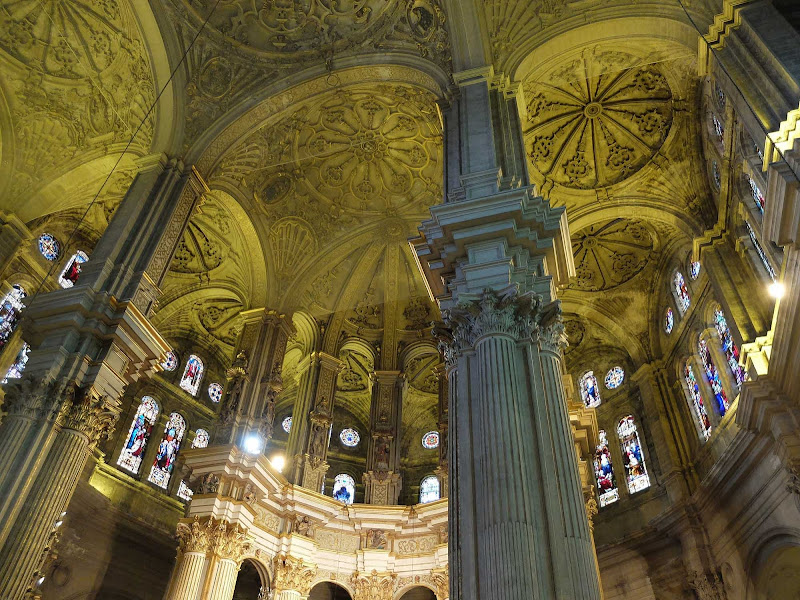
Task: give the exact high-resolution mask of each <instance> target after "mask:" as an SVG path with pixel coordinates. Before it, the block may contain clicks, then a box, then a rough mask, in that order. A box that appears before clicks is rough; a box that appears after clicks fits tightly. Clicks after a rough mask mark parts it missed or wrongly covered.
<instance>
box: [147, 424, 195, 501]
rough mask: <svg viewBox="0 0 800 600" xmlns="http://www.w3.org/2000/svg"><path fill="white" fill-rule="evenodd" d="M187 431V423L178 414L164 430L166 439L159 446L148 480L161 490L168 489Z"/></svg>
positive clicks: (162, 439)
mask: <svg viewBox="0 0 800 600" xmlns="http://www.w3.org/2000/svg"><path fill="white" fill-rule="evenodd" d="M185 431H186V421H185V420H184V419H183V417H182V416H180V415H179V414H178V413H172V414H171V415H170V416H169V420H168V421H167V426H166V427H165V428H164V437H163V438H161V443H160V444H159V445H158V453H157V454H156V459H155V460H154V461H153V466H152V468H151V469H150V475H149V476H148V478H147V480H148V481H150V482H152V483H154V484H156V485H157V486H158V487H160V488H163V489H167V485H168V484H169V479H170V477H171V476H172V469H173V467H174V466H175V459H176V458H177V456H178V451H179V450H180V448H181V441H182V440H183V434H184V432H185Z"/></svg>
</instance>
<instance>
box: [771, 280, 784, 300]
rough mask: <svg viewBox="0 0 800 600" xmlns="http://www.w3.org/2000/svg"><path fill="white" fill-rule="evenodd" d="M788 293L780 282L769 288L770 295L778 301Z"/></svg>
mask: <svg viewBox="0 0 800 600" xmlns="http://www.w3.org/2000/svg"><path fill="white" fill-rule="evenodd" d="M785 293H786V287H785V286H784V285H783V284H782V283H781V282H779V281H776V282H775V283H773V284H772V285H770V286H769V295H770V296H772V297H773V298H775V299H776V300H780V299H781V298H783V295H784V294H785Z"/></svg>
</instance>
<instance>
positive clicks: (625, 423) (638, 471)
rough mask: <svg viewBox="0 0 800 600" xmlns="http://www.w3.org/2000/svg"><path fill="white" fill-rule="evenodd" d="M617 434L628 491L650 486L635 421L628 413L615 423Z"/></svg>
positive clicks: (631, 491) (644, 488)
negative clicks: (617, 423)
mask: <svg viewBox="0 0 800 600" xmlns="http://www.w3.org/2000/svg"><path fill="white" fill-rule="evenodd" d="M617 436H619V443H620V446H622V462H623V463H624V464H625V479H626V480H627V482H628V491H629V492H630V493H631V494H635V493H636V492H641V491H642V490H646V489H647V488H649V487H650V476H649V475H648V474H647V466H646V465H645V464H644V453H643V452H642V442H641V440H640V439H639V432H638V431H637V430H636V422H635V421H634V419H633V417H632V416H630V415H628V416H627V417H625V418H623V419H621V420H620V422H619V425H617Z"/></svg>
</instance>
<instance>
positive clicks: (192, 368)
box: [180, 354, 205, 396]
mask: <svg viewBox="0 0 800 600" xmlns="http://www.w3.org/2000/svg"><path fill="white" fill-rule="evenodd" d="M204 371H205V367H204V366H203V361H202V360H200V359H199V358H198V357H197V356H195V355H194V354H192V355H190V356H189V360H187V361H186V368H185V369H184V370H183V377H181V382H180V387H181V389H183V390H186V391H187V392H189V393H190V394H191V395H192V396H196V395H197V390H199V389H200V382H201V381H202V380H203V372H204Z"/></svg>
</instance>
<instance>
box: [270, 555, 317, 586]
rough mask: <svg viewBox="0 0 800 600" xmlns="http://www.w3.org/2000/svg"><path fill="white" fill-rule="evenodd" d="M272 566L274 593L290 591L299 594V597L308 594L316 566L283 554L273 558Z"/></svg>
mask: <svg viewBox="0 0 800 600" xmlns="http://www.w3.org/2000/svg"><path fill="white" fill-rule="evenodd" d="M272 564H273V568H274V572H275V578H274V580H273V584H272V587H273V590H274V591H275V592H276V593H278V592H282V591H286V590H292V591H296V592H300V595H301V596H307V595H308V594H309V592H310V591H311V582H312V581H313V580H314V575H315V574H316V572H317V567H316V566H314V565H309V564H306V563H305V562H304V561H302V560H300V559H296V558H293V557H291V556H287V555H286V554H283V553H281V554H278V555H277V556H275V558H274V560H273V562H272Z"/></svg>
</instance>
